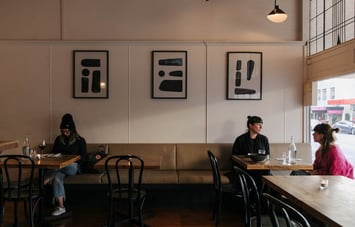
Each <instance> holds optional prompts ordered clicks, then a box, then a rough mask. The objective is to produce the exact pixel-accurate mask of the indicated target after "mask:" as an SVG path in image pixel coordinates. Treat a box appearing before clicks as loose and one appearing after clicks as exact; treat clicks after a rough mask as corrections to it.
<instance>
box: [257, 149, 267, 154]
mask: <svg viewBox="0 0 355 227" xmlns="http://www.w3.org/2000/svg"><path fill="white" fill-rule="evenodd" d="M258 154H261V155H265V154H266V151H265V149H259V150H258Z"/></svg>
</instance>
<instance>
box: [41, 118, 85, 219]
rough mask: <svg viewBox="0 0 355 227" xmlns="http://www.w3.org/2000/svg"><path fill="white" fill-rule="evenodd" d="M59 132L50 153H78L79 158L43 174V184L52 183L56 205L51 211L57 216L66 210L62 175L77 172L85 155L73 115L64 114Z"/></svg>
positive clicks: (83, 140)
mask: <svg viewBox="0 0 355 227" xmlns="http://www.w3.org/2000/svg"><path fill="white" fill-rule="evenodd" d="M60 132H61V134H60V135H59V136H57V137H56V139H55V141H54V145H53V149H52V153H54V154H58V153H61V154H63V155H80V157H81V159H80V160H79V161H77V162H74V163H72V164H70V165H68V166H66V167H64V168H62V169H59V170H49V171H48V172H46V174H45V176H44V184H45V185H46V184H47V183H51V184H52V188H53V194H54V202H55V201H56V202H57V203H58V204H57V207H56V208H55V210H54V211H53V212H52V215H53V216H59V215H62V214H64V213H65V212H66V209H65V206H64V200H65V189H64V177H65V176H72V175H75V174H77V173H78V170H79V164H80V162H81V160H83V159H84V158H85V156H86V153H87V151H86V141H85V139H84V138H83V137H81V136H80V135H79V133H78V132H77V130H76V127H75V123H74V120H73V116H72V115H71V114H69V113H67V114H64V116H63V117H62V121H61V124H60Z"/></svg>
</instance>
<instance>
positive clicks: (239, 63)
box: [227, 52, 262, 100]
mask: <svg viewBox="0 0 355 227" xmlns="http://www.w3.org/2000/svg"><path fill="white" fill-rule="evenodd" d="M261 97H262V53H261V52H227V99H239V100H261Z"/></svg>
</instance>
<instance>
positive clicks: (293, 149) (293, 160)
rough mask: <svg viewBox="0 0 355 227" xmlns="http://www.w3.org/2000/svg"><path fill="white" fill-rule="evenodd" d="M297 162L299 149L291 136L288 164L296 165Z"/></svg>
mask: <svg viewBox="0 0 355 227" xmlns="http://www.w3.org/2000/svg"><path fill="white" fill-rule="evenodd" d="M296 160H297V148H296V144H295V137H294V136H291V142H290V145H289V147H288V163H291V164H295V163H296Z"/></svg>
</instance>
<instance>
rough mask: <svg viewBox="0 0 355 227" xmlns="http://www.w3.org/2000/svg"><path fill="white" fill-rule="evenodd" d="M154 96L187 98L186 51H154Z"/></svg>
mask: <svg viewBox="0 0 355 227" xmlns="http://www.w3.org/2000/svg"><path fill="white" fill-rule="evenodd" d="M152 54H153V57H152V59H153V98H186V82H187V81H186V78H187V75H186V57H187V52H186V51H153V52H152Z"/></svg>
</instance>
